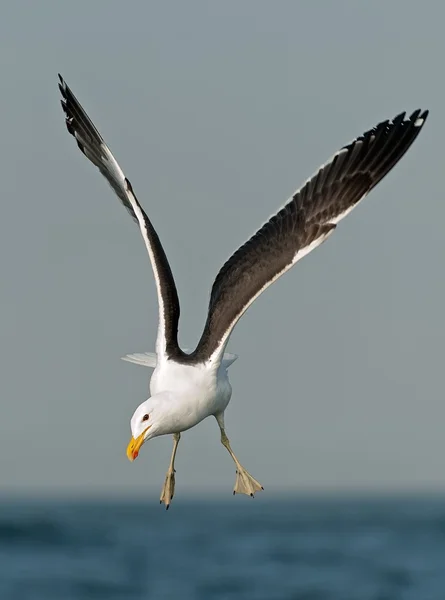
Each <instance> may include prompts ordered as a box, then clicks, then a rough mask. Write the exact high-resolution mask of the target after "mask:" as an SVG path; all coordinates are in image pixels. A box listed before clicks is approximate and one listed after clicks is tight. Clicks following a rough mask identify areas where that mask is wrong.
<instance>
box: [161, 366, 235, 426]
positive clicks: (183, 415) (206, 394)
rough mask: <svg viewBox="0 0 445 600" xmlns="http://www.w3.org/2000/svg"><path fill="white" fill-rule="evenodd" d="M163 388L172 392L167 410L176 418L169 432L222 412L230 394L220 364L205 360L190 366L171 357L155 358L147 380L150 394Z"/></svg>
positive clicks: (225, 376)
mask: <svg viewBox="0 0 445 600" xmlns="http://www.w3.org/2000/svg"><path fill="white" fill-rule="evenodd" d="M165 390H168V391H169V392H171V394H172V406H171V407H170V414H171V415H172V420H174V421H175V424H174V425H173V427H174V429H172V431H171V432H169V433H181V432H183V431H186V430H187V429H191V428H192V427H194V426H195V425H197V424H198V423H200V422H201V421H203V420H204V419H206V418H207V417H210V416H212V415H220V414H223V413H224V411H225V410H226V408H227V405H228V404H229V402H230V397H231V395H232V387H231V385H230V383H229V378H228V376H227V370H226V368H225V366H224V365H223V364H221V365H220V366H219V367H218V368H215V367H214V366H209V365H208V364H206V363H201V364H199V365H196V366H191V365H188V364H180V363H177V362H175V361H170V360H166V361H162V362H158V364H157V365H156V368H155V370H154V371H153V375H152V377H151V380H150V394H151V396H155V395H156V394H159V393H161V392H164V391H165ZM176 398H178V401H176Z"/></svg>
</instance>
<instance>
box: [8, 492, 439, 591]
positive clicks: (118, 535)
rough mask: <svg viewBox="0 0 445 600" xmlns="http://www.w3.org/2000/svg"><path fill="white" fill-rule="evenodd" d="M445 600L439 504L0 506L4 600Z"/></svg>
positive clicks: (276, 501) (242, 501) (241, 501)
mask: <svg viewBox="0 0 445 600" xmlns="http://www.w3.org/2000/svg"><path fill="white" fill-rule="evenodd" d="M93 598H94V599H98V598H99V599H104V600H118V599H119V600H121V599H122V600H142V599H144V600H147V599H155V600H173V599H178V600H195V599H196V600H198V599H199V600H216V599H217V600H225V599H227V600H229V599H233V600H235V599H236V600H241V599H242V600H402V599H403V600H445V498H434V499H433V498H430V499H426V498H417V499H408V498H405V499H401V498H398V499H370V498H368V499H365V498H355V499H338V498H337V499H330V500H326V499H325V500H323V499H314V498H312V499H310V498H306V499H301V498H300V499H291V498H287V499H283V498H280V497H275V498H273V499H270V498H269V499H267V500H264V496H263V498H260V497H257V498H255V499H254V500H251V499H250V498H244V497H242V498H240V497H236V498H232V497H230V498H229V499H228V500H227V501H224V502H222V501H220V500H218V501H210V500H209V501H206V502H203V501H196V502H194V501H192V500H184V499H179V498H178V500H177V501H176V502H174V503H173V504H172V506H171V507H170V510H169V511H165V510H163V508H161V507H160V506H159V504H158V503H157V502H156V500H153V499H148V500H147V501H144V502H138V503H135V504H131V503H122V502H117V501H116V502H100V501H94V502H91V501H90V502H86V501H77V502H74V501H71V502H66V501H65V502H62V501H58V502H56V501H52V502H49V501H48V502H43V501H35V502H34V501H29V500H28V501H26V502H25V501H14V502H12V501H8V502H6V501H3V502H0V599H1V600H89V599H93Z"/></svg>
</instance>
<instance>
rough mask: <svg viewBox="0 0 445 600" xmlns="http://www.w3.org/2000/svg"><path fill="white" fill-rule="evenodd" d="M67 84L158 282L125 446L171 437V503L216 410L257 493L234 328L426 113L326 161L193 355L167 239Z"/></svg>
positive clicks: (246, 250) (393, 160) (70, 111)
mask: <svg viewBox="0 0 445 600" xmlns="http://www.w3.org/2000/svg"><path fill="white" fill-rule="evenodd" d="M59 88H60V91H61V93H62V97H63V100H62V107H63V110H64V112H65V114H66V125H67V129H68V131H69V133H70V134H72V135H73V136H74V137H75V139H76V141H77V144H78V146H79V148H80V149H81V150H82V152H83V153H84V154H85V156H86V157H87V158H88V159H89V160H90V161H91V162H92V163H93V164H94V165H95V166H96V167H98V168H99V170H100V172H101V173H102V175H104V177H105V178H106V179H107V181H108V182H109V184H110V185H111V187H112V188H113V190H114V191H115V193H116V194H117V196H118V197H119V199H120V201H121V202H122V204H123V205H124V206H125V208H126V209H127V210H128V212H129V213H130V215H131V216H132V218H133V220H134V221H136V223H137V224H138V225H139V228H140V231H141V234H142V237H143V240H144V242H145V246H146V248H147V252H148V255H149V257H150V261H151V264H152V268H153V274H154V278H155V283H156V288H157V294H158V304H159V325H158V335H157V340H156V354H146V355H143V354H139V355H128V356H127V357H125V360H129V361H130V362H134V363H136V364H141V365H146V366H151V367H154V372H153V375H152V378H151V382H150V393H151V396H150V398H149V399H148V400H146V401H145V402H143V403H142V404H140V405H139V406H138V408H137V409H136V410H135V412H134V414H133V417H132V419H131V431H132V436H133V437H132V440H131V441H130V444H129V445H128V448H127V455H128V458H129V459H130V460H134V459H135V458H136V457H137V456H138V453H139V450H140V448H141V446H142V445H143V444H144V443H145V442H146V441H147V440H149V439H151V438H153V437H157V436H160V435H166V434H173V439H174V446H173V453H172V458H171V461H170V466H169V469H168V471H167V475H166V479H165V484H164V488H163V490H162V494H161V502H164V503H165V505H166V507H167V508H168V506H169V504H170V501H171V499H172V497H173V493H174V486H175V475H174V473H175V469H174V461H175V456H176V450H177V446H178V443H179V439H180V435H181V433H182V432H183V431H186V430H188V429H190V428H192V427H194V426H195V425H197V424H198V423H200V422H201V421H202V420H203V419H205V418H207V417H209V416H214V417H215V418H216V420H217V422H218V425H219V428H220V431H221V442H222V444H223V445H224V446H225V448H226V449H227V450H228V452H229V453H230V455H231V457H232V459H233V461H234V463H235V465H236V482H235V488H234V493H235V492H239V493H243V494H248V495H250V496H253V495H254V493H255V492H256V491H258V490H260V489H262V486H261V484H260V483H259V482H258V481H256V479H254V478H253V477H252V476H251V475H250V474H249V473H248V472H247V471H246V469H245V468H244V467H243V466H242V465H241V463H240V462H239V460H238V459H237V457H236V456H235V454H234V453H233V451H232V449H231V447H230V443H229V440H228V438H227V435H226V433H225V428H224V411H225V410H226V408H227V405H228V403H229V401H230V398H231V394H232V388H231V386H230V383H229V379H228V375H227V369H228V367H229V366H230V364H231V363H232V362H233V361H234V360H235V359H236V356H234V355H227V354H225V349H226V345H227V343H228V340H229V338H230V335H231V333H232V330H233V328H234V327H235V325H236V323H237V322H238V321H239V319H240V318H241V317H242V315H243V314H244V313H245V312H246V310H247V309H248V307H249V306H250V305H251V304H252V302H253V301H254V300H255V299H256V298H257V297H258V296H259V295H260V294H261V293H262V292H263V291H264V290H265V289H267V287H269V286H270V285H271V284H272V283H273V282H274V281H276V280H277V279H278V278H279V277H280V276H281V275H283V274H284V273H286V272H287V271H288V270H289V269H291V268H292V267H293V266H294V265H295V264H296V263H297V262H298V261H299V260H300V259H301V258H303V257H304V256H306V255H307V254H309V253H310V252H311V251H312V250H314V249H315V248H316V247H318V246H320V245H321V244H322V243H323V242H324V241H325V240H326V239H327V238H328V237H329V236H330V235H331V234H332V233H333V232H334V231H335V229H336V228H337V225H338V223H339V222H340V221H341V220H342V219H344V218H345V216H346V215H348V214H349V213H350V212H351V211H352V210H353V209H354V208H355V207H356V206H357V205H358V204H359V203H360V201H361V200H363V198H365V197H366V196H367V195H368V194H369V192H370V191H371V190H372V189H373V188H374V187H375V186H376V185H377V184H378V183H379V182H380V181H381V180H382V179H383V178H384V177H385V176H386V175H387V174H388V173H389V172H390V171H391V169H392V168H393V167H394V166H395V165H396V164H397V162H398V161H399V160H400V159H401V158H402V156H403V155H404V154H405V152H406V151H407V150H408V148H409V147H410V146H411V144H412V143H413V142H414V140H415V139H416V137H417V135H418V134H419V132H420V130H421V129H422V127H423V125H424V123H425V120H426V118H427V116H428V111H424V112H421V111H420V110H416V111H415V112H414V113H412V115H411V116H410V117H409V118H407V119H405V113H402V114H400V115H398V116H397V117H395V118H394V119H393V120H392V121H389V120H387V121H382V122H381V123H379V124H378V125H376V126H375V127H373V128H372V129H370V130H368V131H366V132H365V133H364V134H363V135H361V136H359V137H357V138H356V139H354V140H353V141H352V142H350V143H349V144H347V145H345V146H343V147H342V148H340V150H339V151H338V152H336V153H335V154H334V155H333V156H332V157H331V158H330V160H329V161H328V162H326V163H325V164H324V165H323V166H322V167H320V169H319V170H318V171H317V172H316V173H315V174H314V175H313V176H312V177H310V178H309V179H308V180H307V181H306V183H305V184H304V185H303V186H302V187H301V188H300V189H298V190H297V191H296V192H295V193H294V194H293V195H292V197H291V198H290V199H289V201H288V202H287V204H286V205H285V206H284V207H283V208H282V209H281V210H280V211H278V213H277V214H276V215H274V216H273V217H271V218H270V219H269V221H267V222H266V223H265V224H264V225H263V226H262V227H261V228H260V229H259V230H258V231H257V233H256V234H255V235H253V236H252V237H251V238H250V239H249V240H248V241H247V242H246V243H245V244H244V245H243V246H241V247H240V248H239V249H238V250H237V251H236V252H235V253H234V254H233V255H232V256H231V257H230V258H229V260H228V261H227V262H226V263H225V264H224V265H223V267H222V268H221V269H220V271H219V273H218V275H217V277H216V279H215V282H214V284H213V286H212V290H211V294H210V302H209V309H208V314H207V320H206V324H205V326H204V330H203V333H202V336H201V338H200V340H199V342H198V345H197V346H196V348H195V349H194V350H193V351H192V352H186V351H184V350H182V349H181V348H180V347H179V344H178V337H177V334H178V323H179V312H180V311H179V299H178V294H177V291H176V285H175V282H174V279H173V275H172V272H171V269H170V265H169V262H168V260H167V257H166V255H165V252H164V250H163V247H162V245H161V242H160V240H159V237H158V235H157V233H156V231H155V229H154V227H153V225H152V223H151V221H150V219H149V218H148V216H147V214H146V213H145V212H144V210H143V208H142V206H141V205H140V203H139V201H138V200H137V198H136V195H135V194H134V192H133V188H132V186H131V184H130V182H129V180H128V179H127V178H126V177H125V175H124V173H123V171H122V169H121V168H120V166H119V164H118V163H117V161H116V159H115V158H114V156H113V155H112V153H111V151H110V149H109V148H108V146H107V145H106V144H105V142H104V140H103V138H102V137H101V135H100V134H99V132H98V131H97V129H96V128H95V126H94V125H93V123H92V121H91V120H90V119H89V117H88V115H87V114H86V112H85V111H84V109H83V108H82V106H81V105H80V104H79V102H78V101H77V99H76V98H75V96H74V94H73V93H72V92H71V90H70V89H69V87H68V86H67V85H66V83H65V82H64V81H63V79H62V78H61V77H60V85H59Z"/></svg>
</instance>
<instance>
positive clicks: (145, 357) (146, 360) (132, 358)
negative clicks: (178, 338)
mask: <svg viewBox="0 0 445 600" xmlns="http://www.w3.org/2000/svg"><path fill="white" fill-rule="evenodd" d="M185 352H187V350H185ZM237 358H238V355H237V354H230V353H229V352H225V353H224V356H223V359H222V366H223V367H225V368H226V369H228V368H229V367H230V365H231V364H232V363H234V362H235V361H236V359H237ZM122 360H126V361H127V362H131V363H133V364H135V365H141V366H143V367H151V368H152V369H154V368H155V367H156V363H157V356H156V352H139V353H135V354H126V355H125V356H123V357H122Z"/></svg>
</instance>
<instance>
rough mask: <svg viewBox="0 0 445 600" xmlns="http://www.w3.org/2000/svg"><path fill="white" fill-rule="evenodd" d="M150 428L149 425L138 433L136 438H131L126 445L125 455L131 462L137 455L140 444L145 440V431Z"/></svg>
mask: <svg viewBox="0 0 445 600" xmlns="http://www.w3.org/2000/svg"><path fill="white" fill-rule="evenodd" d="M148 429H150V426H149V427H147V429H144V431H143V432H142V433H141V435H139V436H138V437H137V438H136V439H135V438H131V440H130V443H129V444H128V446H127V457H128V460H129V461H131V462H133V461H134V459H135V458H137V457H138V454H139V450H140V449H141V446H142V444H143V443H144V441H145V433H146V432H147V430H148Z"/></svg>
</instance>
